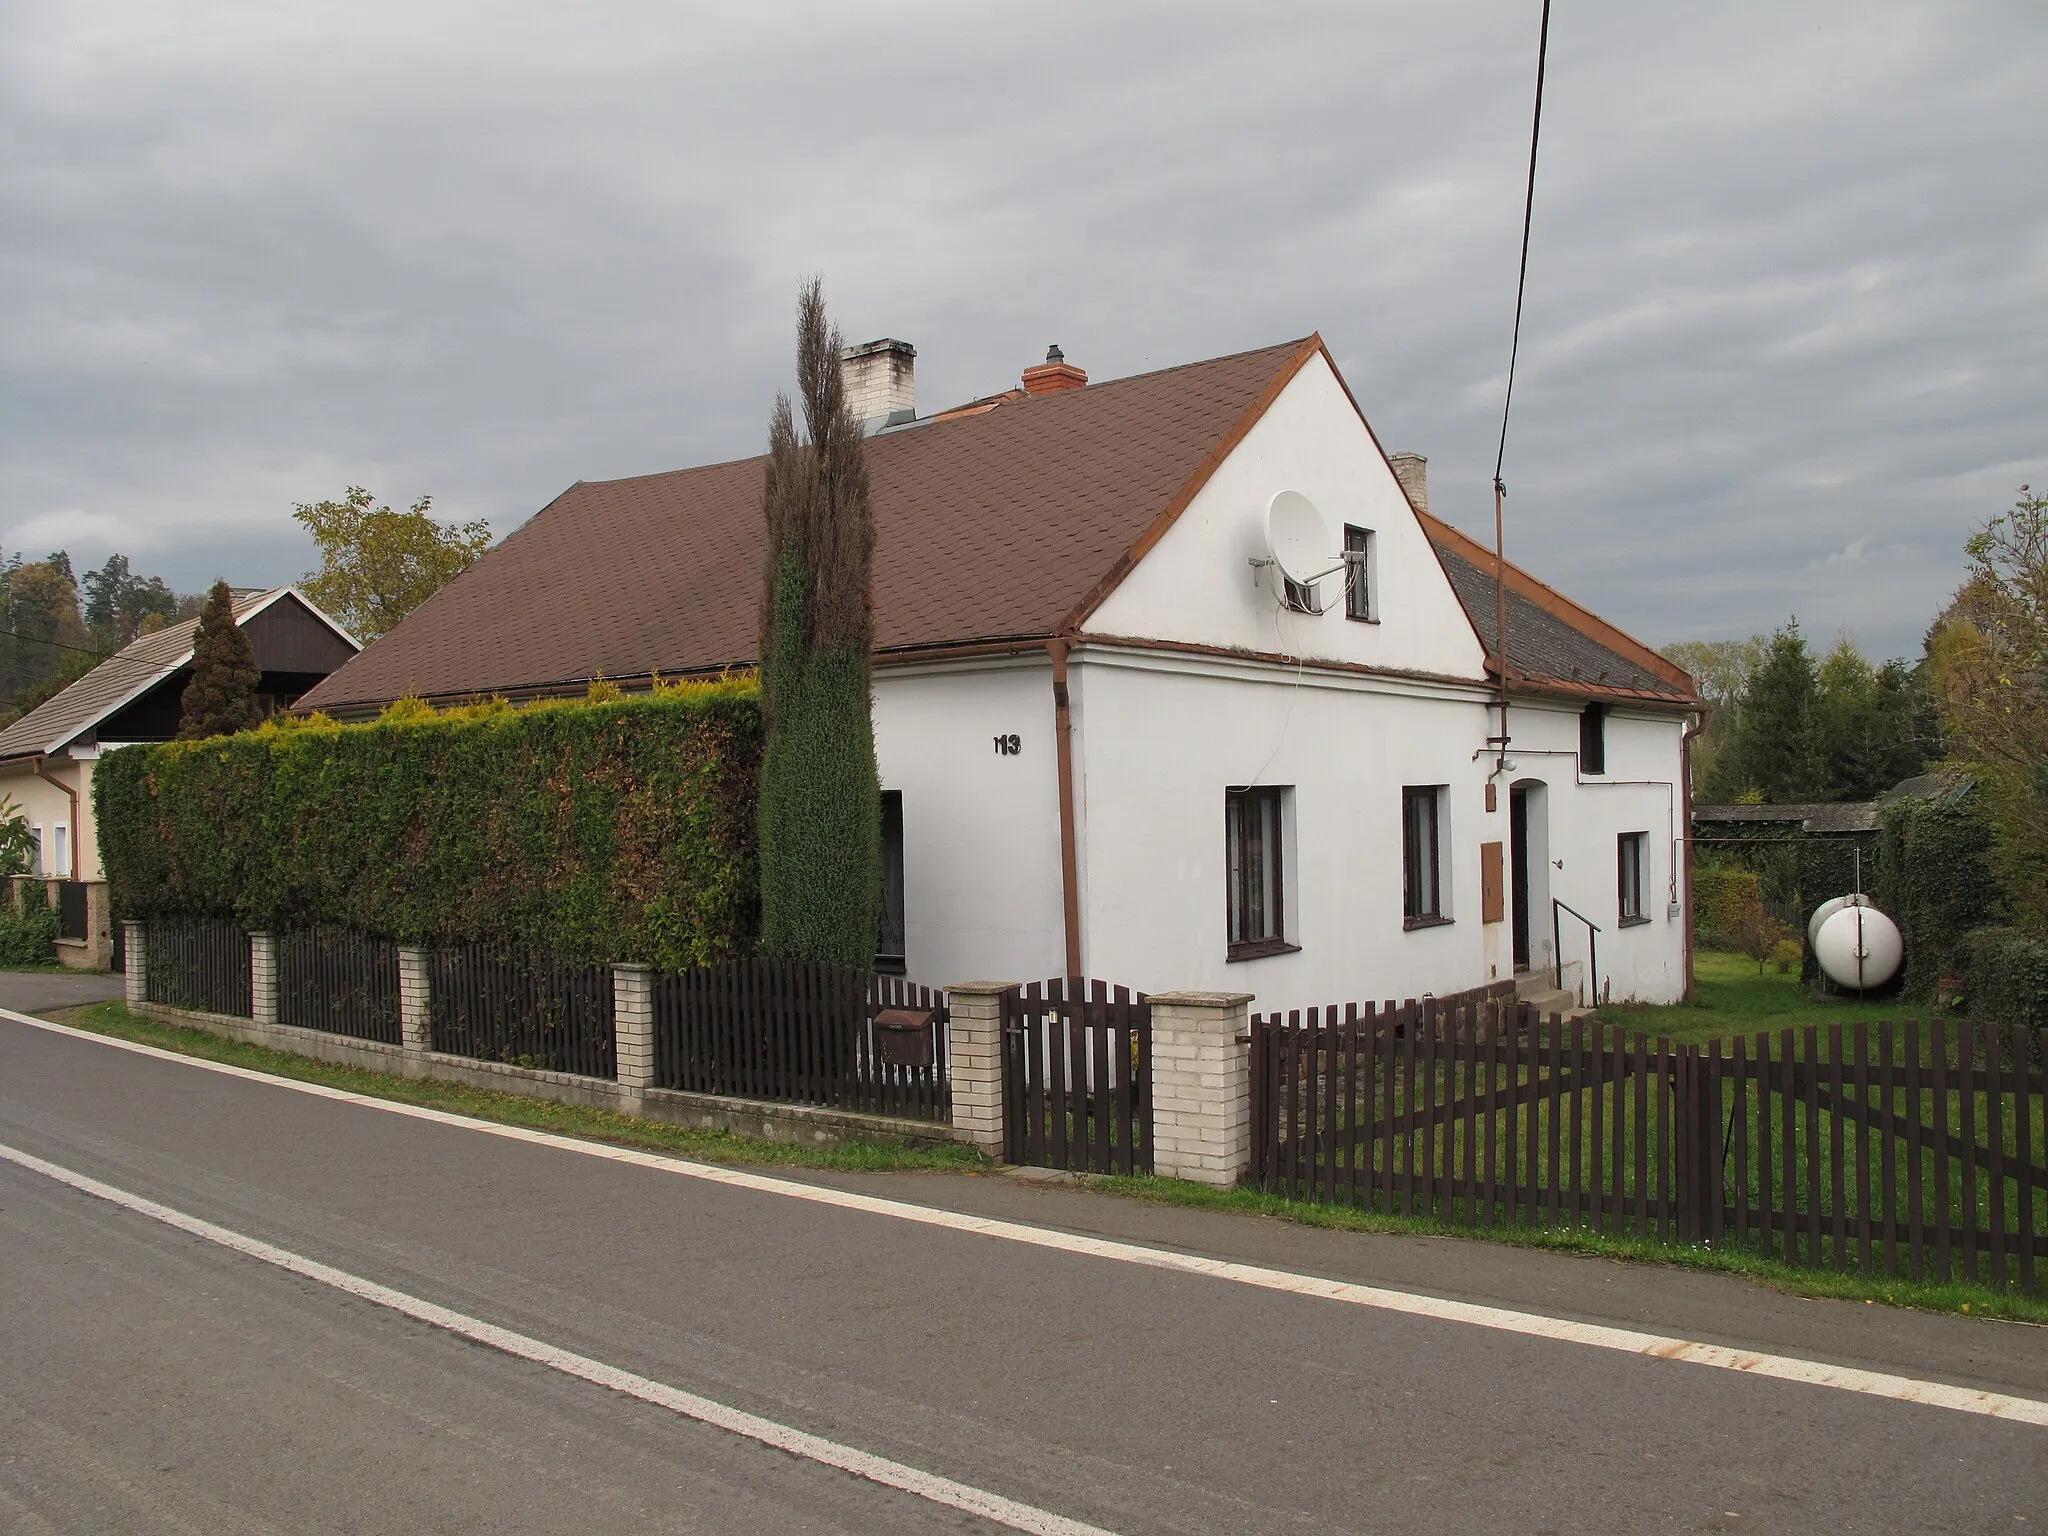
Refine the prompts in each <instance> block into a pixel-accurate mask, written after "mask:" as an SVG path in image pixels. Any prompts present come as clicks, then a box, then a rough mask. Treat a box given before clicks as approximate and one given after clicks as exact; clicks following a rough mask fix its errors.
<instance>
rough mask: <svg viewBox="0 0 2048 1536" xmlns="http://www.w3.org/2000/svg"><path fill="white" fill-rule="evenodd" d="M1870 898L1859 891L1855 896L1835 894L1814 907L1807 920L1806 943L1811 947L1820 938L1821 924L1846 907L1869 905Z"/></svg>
mask: <svg viewBox="0 0 2048 1536" xmlns="http://www.w3.org/2000/svg"><path fill="white" fill-rule="evenodd" d="M1870 904H1871V902H1870V898H1869V897H1868V896H1865V895H1864V894H1863V893H1862V892H1861V891H1858V892H1857V893H1856V894H1855V895H1853V896H1833V897H1830V898H1829V899H1828V900H1826V901H1824V902H1822V903H1821V904H1820V905H1819V906H1817V907H1815V908H1814V909H1813V916H1812V917H1810V918H1808V919H1807V920H1806V944H1807V947H1808V948H1809V949H1811V948H1812V947H1813V945H1814V944H1815V942H1816V941H1818V940H1819V938H1820V925H1821V924H1822V923H1824V922H1826V921H1827V920H1828V919H1829V918H1831V917H1833V916H1834V915H1835V914H1836V913H1837V912H1839V911H1841V910H1842V908H1844V907H1867V906H1869V905H1870Z"/></svg>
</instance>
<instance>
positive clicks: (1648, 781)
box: [1500, 704, 1687, 1003]
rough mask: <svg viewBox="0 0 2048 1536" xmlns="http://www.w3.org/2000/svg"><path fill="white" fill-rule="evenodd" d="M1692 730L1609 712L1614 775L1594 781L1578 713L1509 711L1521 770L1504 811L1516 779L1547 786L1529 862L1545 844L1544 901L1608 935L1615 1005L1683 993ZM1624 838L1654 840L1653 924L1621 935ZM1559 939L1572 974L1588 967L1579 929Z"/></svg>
mask: <svg viewBox="0 0 2048 1536" xmlns="http://www.w3.org/2000/svg"><path fill="white" fill-rule="evenodd" d="M1684 730H1685V722H1684V721H1683V720H1682V719H1679V718H1676V717H1674V716H1671V715H1661V714H1653V713H1651V712H1649V711H1640V712H1636V713H1630V712H1628V711H1626V710H1622V709H1617V710H1614V711H1611V712H1610V713H1609V715H1608V717H1607V771H1606V772H1605V773H1604V774H1597V775H1592V776H1586V775H1583V774H1581V773H1580V772H1579V710H1578V709H1577V708H1576V707H1574V706H1571V705H1565V704H1560V705H1558V706H1556V707H1543V706H1537V705H1530V704H1516V705H1513V706H1511V707H1510V709H1509V711H1508V734H1509V735H1510V736H1511V737H1512V738H1513V744H1512V745H1511V746H1510V747H1509V749H1508V757H1509V759H1510V760H1511V761H1512V762H1513V763H1514V764H1515V768H1514V771H1513V772H1511V773H1510V774H1508V775H1507V779H1506V780H1504V781H1503V789H1502V792H1501V795H1500V804H1501V807H1502V809H1503V810H1505V809H1506V806H1507V793H1506V789H1505V784H1506V783H1507V782H1508V781H1513V782H1516V783H1521V782H1525V781H1529V780H1539V781H1541V782H1542V783H1543V784H1544V786H1545V790H1546V793H1545V794H1544V796H1543V800H1544V806H1545V810H1546V812H1547V823H1548V824H1547V827H1545V828H1543V829H1542V830H1541V833H1540V834H1539V829H1538V828H1537V827H1536V826H1535V825H1534V814H1533V812H1532V817H1531V820H1532V825H1531V828H1530V843H1531V847H1532V859H1533V858H1536V857H1541V856H1542V855H1539V854H1536V853H1535V852H1534V848H1535V846H1536V844H1537V843H1538V841H1539V835H1540V839H1541V841H1543V842H1544V843H1546V844H1547V855H1548V858H1549V860H1551V861H1552V862H1551V863H1550V864H1549V865H1548V866H1547V868H1546V869H1545V870H1544V871H1542V872H1541V873H1542V874H1543V875H1546V876H1547V879H1548V888H1549V889H1548V894H1549V895H1550V896H1554V897H1556V898H1557V899H1559V900H1561V901H1563V902H1566V903H1567V904H1569V905H1570V906H1573V907H1576V908H1577V909H1578V910H1579V911H1581V912H1583V913H1585V915H1586V916H1587V917H1589V918H1591V919H1592V920H1593V921H1594V922H1595V923H1598V924H1599V925H1600V930H1601V931H1600V934H1599V962H1600V977H1601V980H1602V981H1603V982H1604V983H1605V984H1606V985H1607V986H1608V987H1609V988H1610V989H1611V991H1612V995H1613V996H1614V998H1615V999H1616V1000H1617V1001H1620V1000H1622V999H1636V1000H1639V1001H1642V1002H1655V1003H1667V1002H1676V1001H1677V1000H1678V999H1679V998H1681V997H1683V996H1684V995H1685V916H1684V910H1683V907H1682V906H1681V907H1680V908H1679V910H1678V911H1677V912H1675V913H1674V912H1673V910H1672V903H1673V901H1674V900H1676V901H1679V902H1681V903H1682V902H1683V901H1684V900H1685V899H1686V894H1687V893H1686V892H1684V891H1683V890H1682V889H1679V888H1678V886H1677V884H1676V875H1675V872H1676V870H1677V869H1678V862H1677V849H1676V848H1675V846H1674V839H1675V838H1677V837H1678V836H1679V835H1680V834H1681V833H1682V832H1683V831H1684V827H1683V824H1682V822H1683V817H1684V814H1685V802H1684V785H1683V783H1682V782H1681V780H1680V773H1679V768H1680V758H1681V739H1682V737H1683V734H1684ZM1503 822H1505V817H1503ZM1624 832H1647V833H1648V834H1649V836H1648V837H1647V838H1646V839H1645V852H1644V860H1643V909H1644V911H1645V913H1646V914H1647V915H1648V917H1649V921H1648V922H1646V923H1641V924H1635V925H1632V926H1630V927H1627V928H1623V927H1622V926H1621V908H1620V895H1619V891H1618V889H1617V882H1616V871H1615V865H1616V852H1617V850H1616V839H1617V838H1618V837H1619V836H1620V834H1622V833H1624ZM1505 835H1506V834H1505V833H1503V836H1505ZM1560 863H1561V865H1562V867H1559V865H1560ZM1540 887H1541V882H1540V881H1539V880H1532V881H1531V890H1532V896H1533V897H1534V899H1533V900H1532V903H1531V905H1532V907H1534V908H1535V910H1532V912H1531V913H1530V924H1529V939H1530V948H1531V951H1532V953H1531V959H1532V961H1533V962H1534V964H1535V965H1537V966H1538V967H1541V966H1543V965H1545V964H1547V963H1548V954H1547V946H1548V945H1549V943H1550V939H1551V914H1550V908H1549V902H1548V900H1547V898H1546V897H1545V896H1544V894H1543V892H1542V890H1541V888H1540ZM1510 888H1511V892H1512V881H1510ZM1562 938H1563V944H1564V959H1565V961H1566V963H1567V964H1570V963H1571V962H1573V961H1579V962H1583V961H1584V960H1585V959H1586V958H1587V950H1586V929H1585V926H1584V925H1583V924H1580V923H1574V922H1573V921H1571V919H1570V918H1569V917H1566V919H1565V920H1564V923H1563V933H1562Z"/></svg>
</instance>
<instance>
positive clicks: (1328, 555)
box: [1252, 491, 1348, 587]
mask: <svg viewBox="0 0 2048 1536" xmlns="http://www.w3.org/2000/svg"><path fill="white" fill-rule="evenodd" d="M1266 550H1267V553H1266V554H1265V555H1264V556H1259V557H1254V558H1253V560H1252V564H1253V566H1255V567H1262V566H1274V567H1277V568H1278V570H1279V572H1280V574H1281V575H1282V576H1285V577H1286V578H1287V579H1288V580H1289V581H1291V582H1293V583H1294V584H1295V585H1296V586H1298V587H1310V586H1314V585H1315V583H1317V582H1319V581H1321V580H1322V579H1323V578H1324V577H1325V576H1334V575H1336V574H1337V572H1339V571H1341V570H1343V569H1344V568H1345V566H1346V564H1347V563H1348V562H1347V561H1346V559H1345V557H1344V555H1342V554H1341V553H1339V552H1337V550H1336V549H1335V548H1334V547H1333V545H1332V543H1331V540H1330V529H1329V525H1328V524H1327V523H1325V522H1324V521H1323V514H1322V513H1321V512H1319V511H1317V510H1316V504H1315V503H1314V502H1312V501H1310V500H1309V499H1308V498H1307V497H1306V496H1304V495H1302V494H1301V492H1299V491H1275V492H1274V493H1273V497H1272V499H1271V500H1270V501H1268V502H1267V503H1266Z"/></svg>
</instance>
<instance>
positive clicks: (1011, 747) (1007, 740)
mask: <svg viewBox="0 0 2048 1536" xmlns="http://www.w3.org/2000/svg"><path fill="white" fill-rule="evenodd" d="M1023 750H1024V743H1023V742H1022V741H1020V740H1019V739H1018V738H1017V737H1015V736H998V737H997V738H996V756H997V757H1015V756H1016V755H1017V754H1018V753H1019V752H1021V751H1023Z"/></svg>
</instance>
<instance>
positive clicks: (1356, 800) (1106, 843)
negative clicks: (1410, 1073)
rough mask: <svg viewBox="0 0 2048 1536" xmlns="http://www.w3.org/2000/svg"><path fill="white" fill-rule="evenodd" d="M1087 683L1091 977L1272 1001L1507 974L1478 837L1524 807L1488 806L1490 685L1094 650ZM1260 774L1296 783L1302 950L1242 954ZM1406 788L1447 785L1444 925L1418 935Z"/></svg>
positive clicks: (1384, 993) (1081, 713)
mask: <svg viewBox="0 0 2048 1536" xmlns="http://www.w3.org/2000/svg"><path fill="white" fill-rule="evenodd" d="M1070 677H1071V682H1072V688H1073V693H1074V700H1075V727H1076V735H1077V741H1076V767H1077V771H1078V772H1079V774H1080V775H1081V776H1082V779H1083V781H1084V783H1085V793H1086V807H1087V816H1086V821H1085V826H1084V828H1083V838H1082V848H1081V854H1082V865H1083V870H1084V884H1083V889H1084V892H1085V894H1086V903H1085V917H1084V951H1083V953H1084V959H1085V962H1086V965H1087V968H1088V970H1089V973H1090V974H1091V975H1093V976H1097V977H1100V978H1101V979H1103V980H1105V981H1111V982H1122V983H1125V984H1127V985H1130V986H1134V987H1138V988H1142V989H1144V990H1147V991H1158V990H1165V989H1171V988H1198V989H1221V990H1228V991H1241V992H1252V993H1256V994H1257V996H1258V999H1259V1006H1260V1007H1262V1008H1288V1007H1308V1006H1312V1005H1318V1004H1324V1003H1344V1002H1354V1001H1364V1000H1366V999H1369V998H1385V997H1392V996H1400V997H1411V996H1418V995H1420V994H1422V993H1424V992H1436V993H1443V992H1449V991H1455V990H1458V989H1461V988H1465V987H1472V986H1478V985H1481V984H1483V983H1484V982H1486V981H1487V980H1489V979H1492V978H1490V976H1489V973H1488V960H1487V941H1486V934H1485V932H1484V930H1485V929H1487V928H1489V927H1490V928H1495V929H1500V928H1503V927H1504V925H1487V924H1482V923H1481V922H1480V920H1479V845H1480V843H1481V842H1484V841H1490V840H1494V839H1499V840H1502V841H1505V840H1506V838H1507V814H1506V811H1507V802H1506V799H1505V797H1502V799H1501V800H1500V802H1499V804H1500V809H1499V811H1498V812H1497V813H1495V814H1493V815H1488V814H1487V813H1486V811H1485V809H1484V789H1485V778H1486V773H1487V771H1488V768H1489V767H1490V764H1489V763H1488V762H1487V761H1486V760H1484V759H1481V760H1479V761H1475V760H1474V756H1473V754H1474V753H1475V751H1477V750H1478V748H1479V747H1480V746H1481V744H1482V743H1483V741H1484V738H1485V736H1486V734H1487V714H1486V708H1485V702H1484V695H1483V694H1481V693H1478V692H1476V691H1473V692H1465V691H1463V690H1454V689H1450V688H1441V687H1439V688H1433V689H1424V688H1419V687H1406V686H1405V685H1401V684H1388V683H1383V682H1380V681H1378V680H1369V679H1362V678H1357V677H1333V676H1321V677H1318V676H1315V675H1308V676H1305V677H1303V678H1302V680H1301V682H1300V684H1299V686H1297V685H1296V682H1295V674H1294V673H1293V671H1292V670H1290V669H1288V668H1285V667H1280V666H1273V665H1270V664H1263V665H1262V664H1257V663H1251V662H1237V661H1229V660H1222V659H1217V660H1210V659H1208V658H1201V657H1177V656H1168V655H1133V654H1131V653H1129V652H1122V651H1115V650H1111V649H1109V648H1107V647H1083V648H1080V649H1077V651H1076V652H1075V657H1074V661H1073V663H1072V666H1071V672H1070ZM1394 690H1402V691H1394ZM1252 783H1260V784H1281V785H1291V786H1293V790H1294V793H1293V818H1292V819H1293V837H1292V839H1291V845H1290V847H1289V849H1288V852H1289V854H1290V855H1291V857H1290V859H1289V863H1290V865H1291V869H1290V873H1289V876H1288V881H1287V884H1288V887H1289V890H1288V912H1289V917H1288V933H1287V936H1288V938H1289V939H1290V940H1292V941H1293V942H1295V943H1298V944H1300V945H1301V950H1300V952H1299V953H1296V954H1287V955H1275V956H1270V957H1266V958H1263V959H1257V960H1247V961H1231V960H1229V959H1227V958H1226V954H1225V949H1226V940H1225V929H1226V914H1225V894H1224V881H1225V870H1224V866H1225V851H1224V791H1225V790H1226V789H1227V788H1230V787H1232V786H1237V785H1245V784H1252ZM1407 784H1445V785H1448V786H1449V787H1450V793H1449V796H1448V803H1447V805H1446V808H1445V833H1444V842H1445V846H1444V884H1445V887H1446V890H1447V893H1448V900H1449V911H1450V914H1451V917H1452V921H1451V922H1450V923H1449V924H1448V925H1445V926H1442V927H1434V928H1422V929H1415V930H1404V929H1403V927H1402V867H1401V789H1402V786H1403V785H1407ZM1500 942H1501V944H1502V945H1503V946H1504V944H1505V941H1504V940H1502V941H1500ZM1502 952H1503V953H1504V948H1503V951H1502ZM1494 963H1495V964H1496V965H1498V966H1499V972H1498V974H1499V976H1500V977H1506V976H1507V975H1509V974H1510V973H1511V972H1510V966H1509V964H1508V962H1507V961H1506V960H1505V959H1501V960H1497V961H1495V962H1494Z"/></svg>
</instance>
